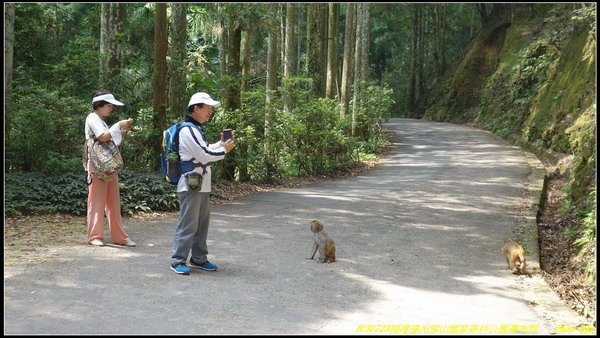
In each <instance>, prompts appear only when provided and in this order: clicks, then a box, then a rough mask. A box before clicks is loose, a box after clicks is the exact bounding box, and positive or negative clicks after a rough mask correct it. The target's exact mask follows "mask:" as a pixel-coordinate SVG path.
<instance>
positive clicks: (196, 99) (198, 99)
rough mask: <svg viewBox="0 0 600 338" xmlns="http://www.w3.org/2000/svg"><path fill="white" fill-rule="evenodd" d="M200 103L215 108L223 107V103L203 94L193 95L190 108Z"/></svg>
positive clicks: (189, 104)
mask: <svg viewBox="0 0 600 338" xmlns="http://www.w3.org/2000/svg"><path fill="white" fill-rule="evenodd" d="M198 103H204V104H207V105H209V106H213V107H215V108H216V107H218V106H220V105H221V102H219V101H215V100H213V99H212V97H210V95H208V94H207V93H202V92H200V93H196V94H194V95H192V98H191V99H190V103H188V107H189V106H193V105H195V104H198Z"/></svg>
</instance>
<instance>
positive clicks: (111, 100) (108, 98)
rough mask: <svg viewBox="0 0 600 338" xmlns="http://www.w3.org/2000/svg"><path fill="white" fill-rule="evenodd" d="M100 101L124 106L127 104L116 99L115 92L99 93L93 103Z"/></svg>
mask: <svg viewBox="0 0 600 338" xmlns="http://www.w3.org/2000/svg"><path fill="white" fill-rule="evenodd" d="M98 101H106V102H108V103H112V104H114V105H115V106H124V105H125V103H123V102H121V101H117V100H116V99H115V97H114V96H113V94H104V95H98V96H96V97H94V98H93V99H92V103H94V102H98Z"/></svg>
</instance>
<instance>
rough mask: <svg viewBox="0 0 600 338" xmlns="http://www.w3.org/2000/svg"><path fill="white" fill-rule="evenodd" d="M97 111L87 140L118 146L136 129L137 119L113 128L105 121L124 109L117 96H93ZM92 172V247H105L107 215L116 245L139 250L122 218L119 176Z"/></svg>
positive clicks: (88, 122) (87, 121)
mask: <svg viewBox="0 0 600 338" xmlns="http://www.w3.org/2000/svg"><path fill="white" fill-rule="evenodd" d="M92 106H93V108H94V111H93V112H91V113H90V114H89V115H88V116H87V118H86V119H85V139H86V142H87V140H88V139H95V140H98V141H99V142H102V143H104V142H108V141H111V140H112V141H113V142H114V143H115V145H116V146H119V145H120V144H121V141H122V140H123V137H124V136H125V134H127V132H128V131H129V130H131V128H133V119H131V118H130V119H126V120H121V121H119V122H117V123H115V124H113V125H112V126H111V127H110V128H109V127H108V126H107V125H106V122H104V118H105V117H107V116H108V115H110V113H112V111H113V109H114V106H124V104H123V103H122V102H120V101H117V100H116V99H115V97H114V96H113V94H110V93H109V92H107V91H103V90H98V91H95V92H94V93H93V94H92ZM86 168H87V171H88V182H90V181H91V182H90V183H88V199H87V235H88V243H90V244H91V245H95V246H103V245H104V242H103V240H104V213H105V212H106V217H107V218H108V227H109V229H110V235H111V239H112V241H113V243H115V244H118V245H124V246H135V243H134V242H133V241H132V240H131V239H130V238H129V236H128V235H127V233H125V230H123V220H122V218H121V200H120V196H119V175H118V172H116V171H115V172H111V173H92V172H91V170H90V163H89V161H88V163H87V166H86Z"/></svg>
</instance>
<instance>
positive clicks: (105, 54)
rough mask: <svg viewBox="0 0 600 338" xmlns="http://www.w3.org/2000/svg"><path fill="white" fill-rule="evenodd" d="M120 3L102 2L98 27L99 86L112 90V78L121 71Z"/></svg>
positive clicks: (121, 30) (121, 6) (121, 8)
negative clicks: (99, 27)
mask: <svg viewBox="0 0 600 338" xmlns="http://www.w3.org/2000/svg"><path fill="white" fill-rule="evenodd" d="M124 6H125V5H124V4H122V3H103V4H102V7H101V20H100V21H101V25H100V26H101V29H100V62H101V64H100V87H102V88H104V89H107V90H109V91H111V92H112V91H114V89H115V88H114V84H113V81H112V80H113V78H115V77H116V76H118V75H119V73H120V72H121V63H122V49H121V43H122V39H123V37H122V36H123V34H122V33H123V16H124V15H123V11H124Z"/></svg>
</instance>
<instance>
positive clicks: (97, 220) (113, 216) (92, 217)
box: [87, 175, 129, 245]
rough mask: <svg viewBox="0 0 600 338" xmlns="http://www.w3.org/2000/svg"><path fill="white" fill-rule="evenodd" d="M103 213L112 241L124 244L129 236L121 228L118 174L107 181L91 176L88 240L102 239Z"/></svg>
mask: <svg viewBox="0 0 600 338" xmlns="http://www.w3.org/2000/svg"><path fill="white" fill-rule="evenodd" d="M104 213H106V218H108V228H109V229H110V237H111V238H112V241H113V243H115V244H119V245H123V244H125V242H127V240H128V239H129V236H128V235H127V234H126V233H125V230H123V220H122V218H121V200H120V196H119V176H118V175H115V178H113V179H112V180H111V181H109V182H106V181H103V180H101V179H100V178H98V177H97V176H96V175H93V176H92V184H90V185H89V186H88V200H87V236H88V241H92V240H94V239H99V240H103V239H104Z"/></svg>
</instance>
